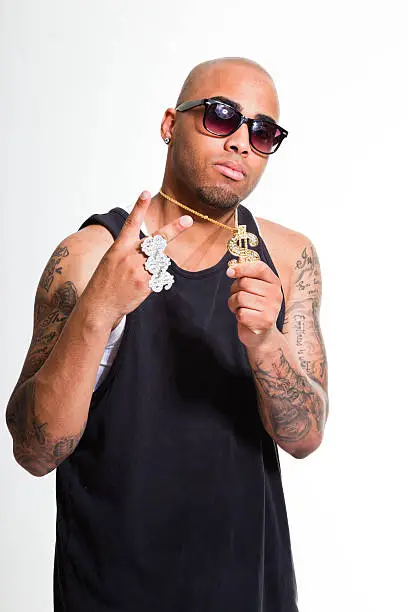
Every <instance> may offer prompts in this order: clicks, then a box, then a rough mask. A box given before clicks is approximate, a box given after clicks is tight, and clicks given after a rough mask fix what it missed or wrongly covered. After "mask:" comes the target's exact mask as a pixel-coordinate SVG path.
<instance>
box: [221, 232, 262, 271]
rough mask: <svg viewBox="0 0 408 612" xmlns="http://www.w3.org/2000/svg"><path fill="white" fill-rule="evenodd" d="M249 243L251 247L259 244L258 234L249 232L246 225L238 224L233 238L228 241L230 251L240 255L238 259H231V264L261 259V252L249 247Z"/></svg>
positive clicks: (229, 263)
mask: <svg viewBox="0 0 408 612" xmlns="http://www.w3.org/2000/svg"><path fill="white" fill-rule="evenodd" d="M248 244H249V246H251V247H255V246H258V244H259V240H258V236H256V235H255V234H251V233H250V232H247V229H246V225H238V227H237V229H236V230H235V231H234V234H233V236H232V238H230V239H229V240H228V243H227V246H228V251H229V252H230V253H231V255H235V256H236V257H238V260H236V259H230V260H229V262H228V265H229V266H232V265H234V264H237V263H253V262H255V261H258V260H259V259H260V256H259V253H257V252H256V251H252V250H251V249H249V248H248Z"/></svg>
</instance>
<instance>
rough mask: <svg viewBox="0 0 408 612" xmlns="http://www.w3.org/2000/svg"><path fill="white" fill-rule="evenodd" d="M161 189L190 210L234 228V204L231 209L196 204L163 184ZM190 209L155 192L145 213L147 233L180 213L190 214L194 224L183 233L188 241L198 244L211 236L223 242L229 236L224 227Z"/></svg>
mask: <svg viewBox="0 0 408 612" xmlns="http://www.w3.org/2000/svg"><path fill="white" fill-rule="evenodd" d="M161 191H163V193H165V194H166V195H168V196H170V197H171V198H173V199H175V200H177V201H178V202H179V203H180V204H184V205H186V206H188V207H189V208H190V209H191V211H193V210H194V211H195V212H197V213H201V214H202V215H207V216H208V217H209V218H210V219H213V220H215V221H218V222H220V223H223V224H224V225H227V226H229V227H231V228H235V211H236V209H237V206H234V208H232V209H231V208H230V209H228V210H222V209H215V208H212V207H210V206H208V205H205V204H203V203H201V202H200V203H199V205H197V202H196V203H192V202H188V201H186V200H185V199H182V198H181V197H180V196H179V197H177V196H178V194H176V193H173V192H172V190H171V189H170V188H168V187H166V185H165V184H164V185H163V186H162V188H161ZM191 211H188V210H186V209H184V208H183V207H182V206H179V205H178V204H176V203H175V202H172V201H170V200H168V199H167V198H165V197H164V196H162V195H161V194H160V193H157V194H156V195H155V196H154V197H153V198H152V200H151V203H150V206H149V208H148V211H147V213H146V217H145V223H146V227H147V229H148V230H149V233H153V232H154V231H156V230H157V229H160V228H161V227H163V226H165V225H167V224H168V223H171V222H172V221H174V220H175V219H177V218H179V217H180V216H182V215H190V216H191V217H192V218H193V221H194V224H193V226H192V227H191V228H189V230H188V232H186V233H185V234H186V239H187V240H188V242H194V243H196V244H197V243H198V244H199V243H201V242H202V241H203V240H205V238H206V237H209V236H211V237H212V238H213V239H214V240H215V241H217V242H218V240H219V242H220V244H225V241H226V240H228V238H229V237H230V233H229V231H228V230H227V229H226V228H222V227H219V226H217V225H216V224H214V223H211V221H209V220H207V219H203V218H202V217H200V216H199V215H196V214H194V213H193V212H191ZM187 235H188V237H187Z"/></svg>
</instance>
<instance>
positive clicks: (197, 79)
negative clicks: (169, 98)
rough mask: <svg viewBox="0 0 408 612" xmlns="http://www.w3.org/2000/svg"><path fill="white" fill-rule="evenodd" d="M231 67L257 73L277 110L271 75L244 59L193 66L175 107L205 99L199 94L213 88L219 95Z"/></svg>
mask: <svg viewBox="0 0 408 612" xmlns="http://www.w3.org/2000/svg"><path fill="white" fill-rule="evenodd" d="M232 67H234V68H238V69H239V68H242V69H243V73H244V72H246V73H247V74H248V71H249V72H250V73H251V74H254V75H256V74H257V73H258V74H259V75H260V76H262V78H263V80H264V81H265V83H266V85H267V86H269V87H270V89H271V92H272V93H273V95H274V97H275V99H276V105H277V108H279V103H278V95H277V92H276V88H275V84H274V82H273V79H272V77H271V75H270V74H269V72H267V71H266V70H265V68H263V67H262V66H261V65H260V64H258V63H257V62H255V61H253V60H250V59H247V58H245V57H220V58H217V59H213V60H208V61H206V62H202V63H201V64H198V65H197V66H195V67H194V68H193V69H192V70H191V71H190V72H189V74H188V75H187V78H186V80H185V81H184V83H183V86H182V88H181V91H180V94H179V97H178V98H177V103H176V106H178V105H179V104H181V103H182V102H185V101H186V100H192V99H194V98H196V97H207V96H206V94H204V95H200V92H203V91H204V90H205V89H210V88H214V87H215V89H217V87H218V89H219V93H221V92H222V81H223V75H225V76H227V74H230V71H231V68H232ZM243 78H244V74H243Z"/></svg>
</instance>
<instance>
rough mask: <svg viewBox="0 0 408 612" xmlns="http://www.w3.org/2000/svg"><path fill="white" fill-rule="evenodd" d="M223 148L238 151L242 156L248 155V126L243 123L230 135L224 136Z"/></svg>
mask: <svg viewBox="0 0 408 612" xmlns="http://www.w3.org/2000/svg"><path fill="white" fill-rule="evenodd" d="M224 149H225V150H226V151H234V153H238V154H239V155H242V156H243V157H247V156H248V154H249V149H250V145H249V132H248V126H247V125H246V124H245V123H243V124H242V125H241V127H240V128H239V129H238V130H237V131H236V132H234V133H233V134H231V136H227V137H226V138H225V142H224Z"/></svg>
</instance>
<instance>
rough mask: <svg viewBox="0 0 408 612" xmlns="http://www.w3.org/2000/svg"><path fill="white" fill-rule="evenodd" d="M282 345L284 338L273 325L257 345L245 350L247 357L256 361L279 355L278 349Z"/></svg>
mask: <svg viewBox="0 0 408 612" xmlns="http://www.w3.org/2000/svg"><path fill="white" fill-rule="evenodd" d="M284 343H285V338H284V336H283V334H282V332H280V331H279V329H278V328H277V327H276V325H274V326H273V327H272V328H271V329H270V330H269V331H268V332H267V333H266V334H265V335H264V337H263V338H262V340H260V342H259V343H258V344H257V345H255V346H252V347H250V348H247V353H248V356H250V357H253V358H256V359H262V358H264V357H266V356H268V357H271V356H273V355H278V354H280V353H279V349H282V348H283V346H284Z"/></svg>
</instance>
